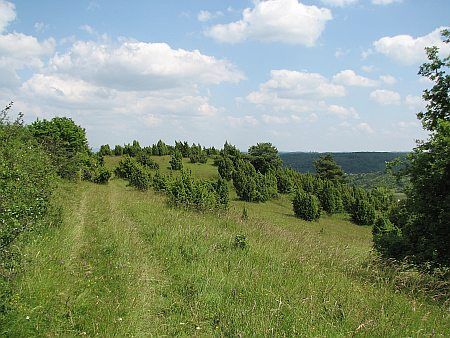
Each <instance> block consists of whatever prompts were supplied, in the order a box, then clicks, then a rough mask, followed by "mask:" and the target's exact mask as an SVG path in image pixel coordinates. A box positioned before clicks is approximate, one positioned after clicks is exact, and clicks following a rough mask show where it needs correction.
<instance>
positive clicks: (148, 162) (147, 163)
mask: <svg viewBox="0 0 450 338" xmlns="http://www.w3.org/2000/svg"><path fill="white" fill-rule="evenodd" d="M136 160H137V161H138V162H139V163H140V164H142V165H143V166H144V167H147V168H148V169H152V170H158V169H159V164H158V163H157V162H155V160H153V159H152V157H151V154H149V153H148V152H140V153H139V154H138V155H137V156H136Z"/></svg>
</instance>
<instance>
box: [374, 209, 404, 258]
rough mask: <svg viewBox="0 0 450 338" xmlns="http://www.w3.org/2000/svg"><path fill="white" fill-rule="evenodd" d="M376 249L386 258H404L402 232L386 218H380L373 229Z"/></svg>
mask: <svg viewBox="0 0 450 338" xmlns="http://www.w3.org/2000/svg"><path fill="white" fill-rule="evenodd" d="M372 234H373V243H374V248H375V249H376V250H377V251H378V252H379V253H380V254H381V255H382V256H384V257H392V258H396V259H401V258H404V255H405V240H404V238H403V236H402V231H401V230H400V229H399V228H398V227H397V226H395V225H394V224H392V223H391V222H390V221H389V220H388V219H386V218H384V217H378V218H377V219H376V221H375V224H374V226H373V229H372Z"/></svg>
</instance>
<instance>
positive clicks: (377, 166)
mask: <svg viewBox="0 0 450 338" xmlns="http://www.w3.org/2000/svg"><path fill="white" fill-rule="evenodd" d="M321 155H323V154H322V153H302V152H293V153H280V157H281V159H282V160H283V163H284V165H285V166H287V167H290V168H293V169H295V170H297V171H300V172H311V173H314V172H315V170H314V165H313V162H314V160H316V159H317V158H319V156H321ZM332 155H333V158H334V159H335V161H336V163H337V164H339V165H340V166H341V167H342V169H343V170H344V172H346V173H347V174H361V173H371V172H380V171H384V170H385V167H386V165H385V164H386V162H388V161H392V160H393V159H395V158H397V157H404V156H406V153H395V152H354V153H332Z"/></svg>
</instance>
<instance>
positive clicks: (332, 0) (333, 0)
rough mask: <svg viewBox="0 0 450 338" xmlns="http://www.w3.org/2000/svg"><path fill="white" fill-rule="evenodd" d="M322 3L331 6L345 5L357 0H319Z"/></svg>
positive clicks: (354, 2)
mask: <svg viewBox="0 0 450 338" xmlns="http://www.w3.org/2000/svg"><path fill="white" fill-rule="evenodd" d="M321 1H322V3H323V4H325V5H328V6H333V7H345V6H349V5H353V4H356V3H357V2H358V1H359V0H321Z"/></svg>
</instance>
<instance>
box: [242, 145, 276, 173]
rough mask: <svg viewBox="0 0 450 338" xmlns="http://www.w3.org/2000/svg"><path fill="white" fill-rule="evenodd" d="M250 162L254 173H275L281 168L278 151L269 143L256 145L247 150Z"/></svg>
mask: <svg viewBox="0 0 450 338" xmlns="http://www.w3.org/2000/svg"><path fill="white" fill-rule="evenodd" d="M248 154H249V156H250V162H251V163H252V164H253V166H254V167H255V169H256V171H258V172H260V173H262V174H265V173H268V172H269V171H276V170H278V169H279V168H281V165H282V163H283V162H282V161H281V158H280V156H279V155H278V150H277V148H275V147H274V146H273V145H272V144H271V143H268V142H266V143H258V144H256V145H255V146H251V147H250V148H249V149H248Z"/></svg>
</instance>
